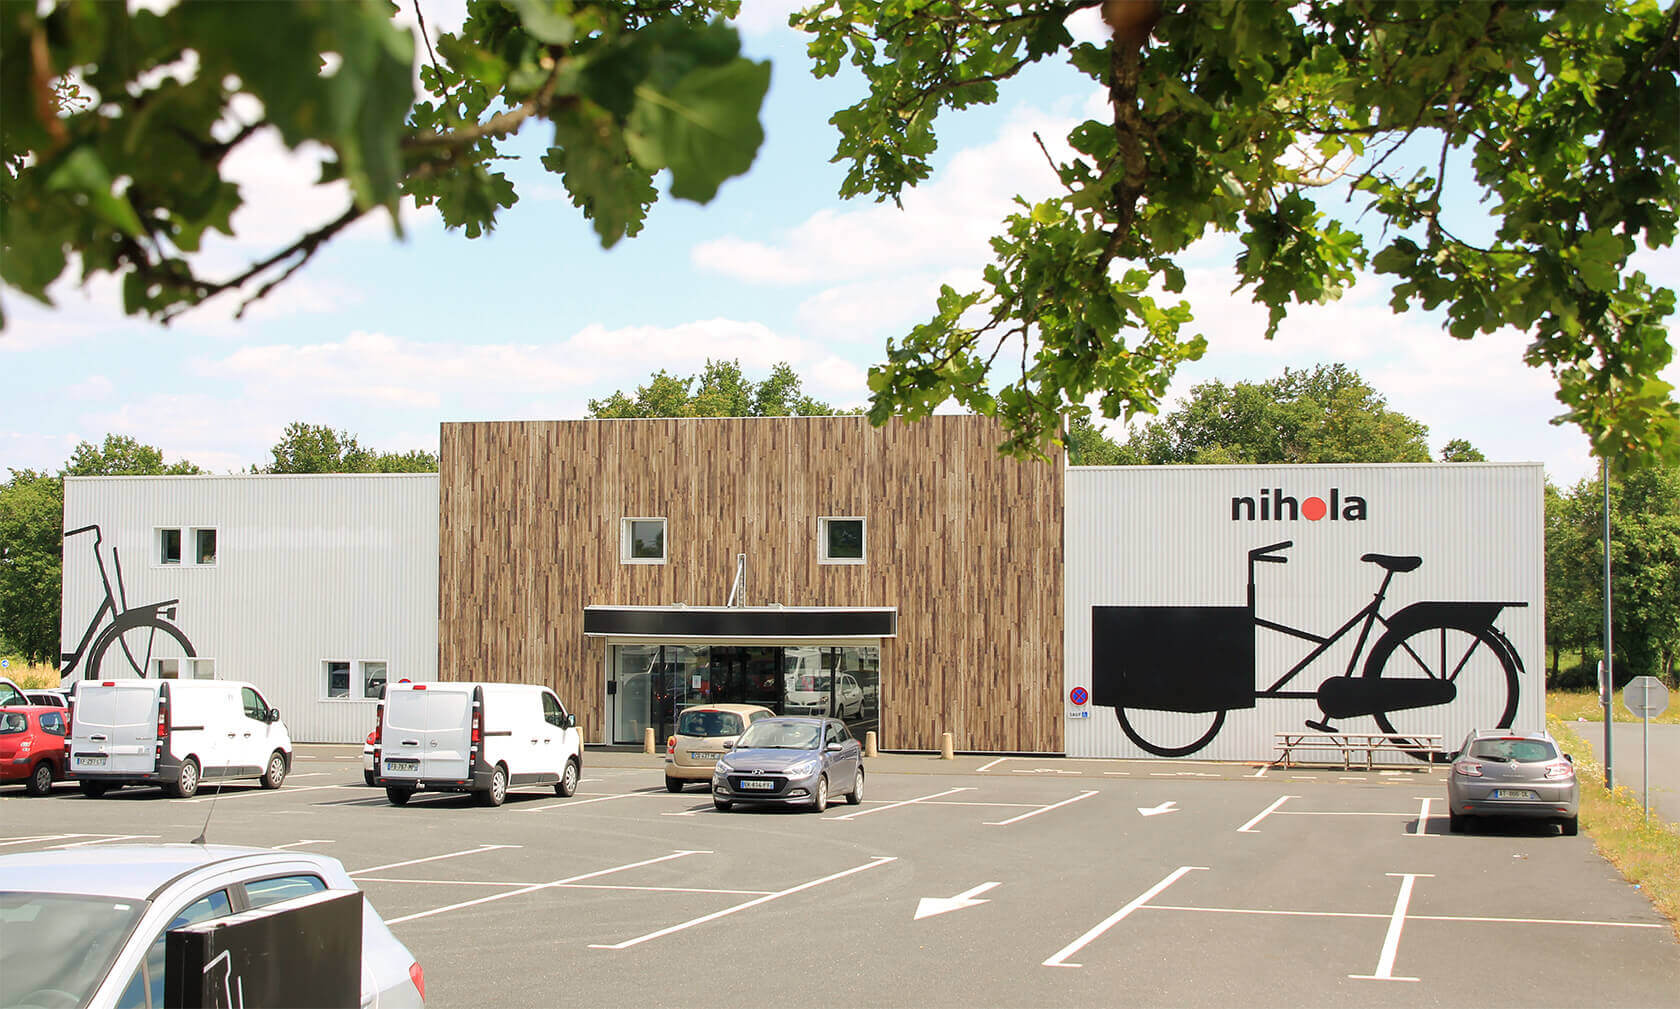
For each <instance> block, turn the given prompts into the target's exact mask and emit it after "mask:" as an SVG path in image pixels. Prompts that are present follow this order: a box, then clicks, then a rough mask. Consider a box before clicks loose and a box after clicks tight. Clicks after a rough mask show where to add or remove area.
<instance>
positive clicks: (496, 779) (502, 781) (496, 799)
mask: <svg viewBox="0 0 1680 1009" xmlns="http://www.w3.org/2000/svg"><path fill="white" fill-rule="evenodd" d="M506 798H507V769H506V768H504V767H503V766H502V765H500V764H497V765H496V768H495V770H493V771H491V772H490V787H489V788H487V789H485V790H484V791H482V792H480V793H478V802H479V805H481V806H500V805H501V804H502V802H503V800H505V799H506Z"/></svg>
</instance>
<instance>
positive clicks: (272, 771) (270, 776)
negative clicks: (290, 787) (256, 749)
mask: <svg viewBox="0 0 1680 1009" xmlns="http://www.w3.org/2000/svg"><path fill="white" fill-rule="evenodd" d="M285 780H286V755H285V754H284V753H281V752H280V751H279V750H275V751H274V752H273V753H271V754H269V755H268V770H267V771H266V772H264V774H263V776H262V781H261V784H262V787H264V788H270V789H272V788H279V787H280V783H281V782H283V781H285Z"/></svg>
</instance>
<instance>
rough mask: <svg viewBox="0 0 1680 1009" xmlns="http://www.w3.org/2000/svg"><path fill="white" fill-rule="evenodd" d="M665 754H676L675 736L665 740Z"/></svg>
mask: <svg viewBox="0 0 1680 1009" xmlns="http://www.w3.org/2000/svg"><path fill="white" fill-rule="evenodd" d="M665 752H666V753H676V752H677V737H676V736H672V737H670V738H669V739H667V740H665Z"/></svg>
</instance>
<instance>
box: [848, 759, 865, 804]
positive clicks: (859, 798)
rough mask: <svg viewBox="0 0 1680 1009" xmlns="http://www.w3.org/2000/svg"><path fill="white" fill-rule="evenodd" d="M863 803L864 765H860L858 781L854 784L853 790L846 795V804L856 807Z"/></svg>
mask: <svg viewBox="0 0 1680 1009" xmlns="http://www.w3.org/2000/svg"><path fill="white" fill-rule="evenodd" d="M861 802H863V765H862V764H859V765H858V773H857V780H856V781H854V782H852V790H851V791H850V792H847V793H846V803H847V804H848V805H852V806H856V805H858V804H859V803H861Z"/></svg>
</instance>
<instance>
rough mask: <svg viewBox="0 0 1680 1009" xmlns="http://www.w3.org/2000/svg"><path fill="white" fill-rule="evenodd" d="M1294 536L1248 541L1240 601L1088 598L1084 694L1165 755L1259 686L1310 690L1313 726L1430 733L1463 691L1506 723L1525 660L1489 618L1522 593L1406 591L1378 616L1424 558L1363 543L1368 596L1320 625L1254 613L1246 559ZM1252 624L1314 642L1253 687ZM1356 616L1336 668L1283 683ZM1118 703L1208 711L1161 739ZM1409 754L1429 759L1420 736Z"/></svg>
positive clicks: (1482, 716)
mask: <svg viewBox="0 0 1680 1009" xmlns="http://www.w3.org/2000/svg"><path fill="white" fill-rule="evenodd" d="M1293 545H1294V543H1293V541H1284V542H1281V543H1272V544H1270V545H1268V546H1263V547H1257V548H1255V549H1253V550H1250V551H1249V552H1248V603H1247V605H1245V606H1093V607H1091V703H1093V704H1096V705H1101V706H1105V707H1111V708H1113V709H1114V713H1115V716H1116V717H1117V718H1118V719H1119V721H1120V727H1121V728H1122V729H1123V730H1124V731H1125V733H1126V736H1127V737H1128V738H1130V739H1131V741H1132V742H1134V743H1136V744H1137V745H1138V746H1140V747H1142V748H1143V749H1144V750H1146V751H1148V752H1150V753H1153V754H1156V755H1158V756H1163V757H1183V756H1188V755H1189V754H1192V753H1195V752H1197V751H1198V750H1201V749H1202V748H1203V747H1205V746H1207V745H1208V743H1210V742H1211V741H1212V740H1213V739H1214V737H1215V736H1217V735H1218V734H1219V730H1220V729H1221V728H1222V727H1223V726H1224V724H1225V716H1226V714H1227V713H1228V712H1230V711H1234V710H1239V709H1245V708H1253V707H1255V706H1256V704H1257V702H1258V701H1259V700H1260V699H1261V698H1265V699H1283V698H1296V699H1311V700H1316V701H1317V702H1318V706H1319V709H1320V711H1321V712H1322V714H1321V716H1320V717H1318V718H1309V719H1307V723H1306V724H1307V726H1308V728H1312V729H1316V730H1318V731H1320V732H1335V731H1337V729H1336V726H1335V725H1334V724H1333V722H1332V720H1333V719H1347V718H1355V717H1361V716H1370V717H1372V718H1374V719H1376V722H1377V724H1378V725H1379V726H1381V727H1382V730H1383V731H1384V732H1387V733H1390V734H1394V735H1399V736H1411V735H1425V734H1430V730H1431V728H1434V732H1435V733H1439V731H1440V729H1439V727H1438V726H1439V723H1440V718H1439V715H1440V713H1441V711H1442V709H1443V708H1444V707H1446V706H1458V707H1462V706H1464V705H1466V704H1469V703H1472V702H1473V703H1474V704H1475V705H1476V719H1475V720H1476V721H1477V723H1479V724H1480V725H1481V726H1482V727H1488V728H1509V727H1510V726H1511V723H1512V720H1513V719H1514V718H1515V717H1516V713H1517V701H1518V697H1519V696H1520V692H1521V686H1520V684H1519V681H1518V674H1520V673H1522V672H1523V666H1522V660H1521V659H1520V658H1519V657H1518V655H1517V650H1516V649H1515V648H1514V647H1512V645H1511V642H1510V641H1509V640H1508V639H1507V638H1506V636H1505V634H1504V633H1503V632H1501V631H1500V629H1499V628H1498V627H1496V626H1494V621H1495V620H1497V619H1498V617H1499V614H1500V611H1501V610H1503V609H1505V608H1507V607H1512V608H1516V607H1526V606H1527V605H1528V603H1526V602H1511V601H1505V602H1440V601H1430V602H1416V603H1412V604H1410V605H1408V606H1405V607H1402V608H1401V609H1400V610H1398V611H1396V612H1394V613H1392V614H1389V615H1387V616H1385V615H1383V614H1382V613H1381V612H1380V611H1381V607H1382V604H1383V599H1384V597H1385V596H1386V595H1387V593H1388V587H1389V583H1390V582H1392V581H1393V580H1394V577H1395V575H1397V574H1405V573H1406V572H1409V571H1415V570H1417V569H1418V568H1419V567H1420V566H1421V565H1422V564H1423V559H1422V558H1420V557H1410V556H1391V555H1388V554H1375V553H1368V554H1365V555H1364V556H1362V557H1361V558H1360V560H1361V561H1364V562H1366V563H1369V564H1374V565H1376V566H1377V567H1378V568H1380V569H1382V571H1383V577H1382V584H1381V586H1380V587H1379V588H1378V589H1377V591H1376V594H1375V596H1373V597H1372V599H1371V601H1370V602H1368V603H1366V604H1365V605H1364V606H1363V607H1361V608H1360V609H1359V611H1358V612H1356V613H1354V614H1353V616H1351V617H1349V618H1348V619H1347V620H1346V622H1344V623H1343V624H1342V625H1341V627H1339V628H1337V629H1336V630H1335V631H1333V632H1331V633H1330V634H1329V635H1328V636H1325V635H1320V634H1315V633H1313V632H1311V631H1307V630H1302V629H1300V628H1295V627H1290V626H1288V625H1286V624H1282V623H1277V622H1274V621H1271V620H1266V619H1263V618H1261V617H1260V616H1258V615H1257V614H1256V613H1255V605H1254V603H1255V588H1254V571H1255V565H1257V564H1285V563H1288V558H1287V557H1285V556H1283V554H1282V551H1284V550H1286V549H1288V548H1289V547H1291V546H1293ZM1379 625H1380V626H1379ZM1261 628H1265V629H1267V630H1270V631H1274V632H1277V633H1280V634H1285V635H1289V636H1291V637H1295V638H1299V639H1301V640H1303V641H1309V642H1312V643H1313V644H1314V647H1313V649H1312V650H1311V651H1310V652H1309V653H1308V654H1307V655H1306V656H1305V657H1304V658H1302V659H1301V660H1300V661H1299V662H1297V663H1296V664H1295V665H1294V666H1292V667H1291V668H1290V669H1289V671H1288V672H1286V673H1284V674H1283V675H1282V676H1280V677H1279V678H1278V679H1277V680H1276V681H1275V682H1273V683H1272V684H1270V685H1269V686H1266V687H1263V688H1262V687H1259V686H1258V685H1257V683H1256V680H1255V675H1256V672H1257V669H1256V666H1257V663H1256V659H1255V637H1256V635H1257V633H1258V632H1259V630H1260V629H1261ZM1355 628H1357V629H1358V632H1359V633H1358V638H1357V639H1356V641H1355V642H1354V645H1353V652H1352V655H1351V656H1350V657H1349V659H1348V663H1347V666H1346V668H1345V669H1343V670H1342V672H1340V673H1339V674H1337V675H1335V676H1331V677H1330V678H1328V679H1326V680H1324V681H1323V682H1322V683H1320V684H1319V685H1318V688H1317V689H1316V690H1299V689H1297V690H1288V689H1285V687H1286V686H1287V685H1288V684H1289V683H1290V682H1291V681H1292V680H1294V679H1295V678H1296V676H1298V675H1299V674H1300V673H1302V672H1303V671H1304V670H1306V668H1307V667H1308V666H1311V665H1313V664H1314V663H1315V662H1316V661H1317V660H1318V659H1319V658H1320V657H1321V656H1322V655H1324V653H1325V652H1327V651H1329V650H1330V649H1331V647H1333V646H1334V645H1335V644H1336V643H1337V642H1339V641H1341V640H1342V639H1343V638H1344V637H1346V636H1347V635H1348V634H1350V633H1351V632H1353V630H1354V629H1355ZM1373 632H1376V633H1377V635H1378V636H1377V637H1376V639H1375V641H1372V640H1371V639H1372V635H1373ZM1361 658H1363V659H1364V665H1363V667H1361V666H1360V660H1361ZM1432 710H1433V714H1431V711H1432ZM1128 711H1130V712H1140V711H1155V712H1178V713H1182V714H1185V715H1190V716H1202V715H1206V716H1209V718H1208V719H1206V720H1203V719H1200V718H1190V719H1186V720H1184V721H1185V723H1186V726H1185V727H1182V729H1183V731H1182V733H1181V737H1180V738H1178V739H1174V740H1171V741H1168V740H1164V739H1161V738H1153V739H1152V738H1148V737H1146V736H1145V735H1144V734H1143V732H1142V731H1140V728H1139V726H1138V724H1137V721H1138V720H1137V719H1135V718H1129V717H1128V714H1127V713H1128ZM1449 742H1452V741H1451V740H1449ZM1413 756H1415V757H1417V758H1419V759H1429V754H1428V753H1426V752H1425V751H1424V748H1423V746H1422V744H1421V743H1420V744H1419V749H1418V750H1416V751H1413Z"/></svg>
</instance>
